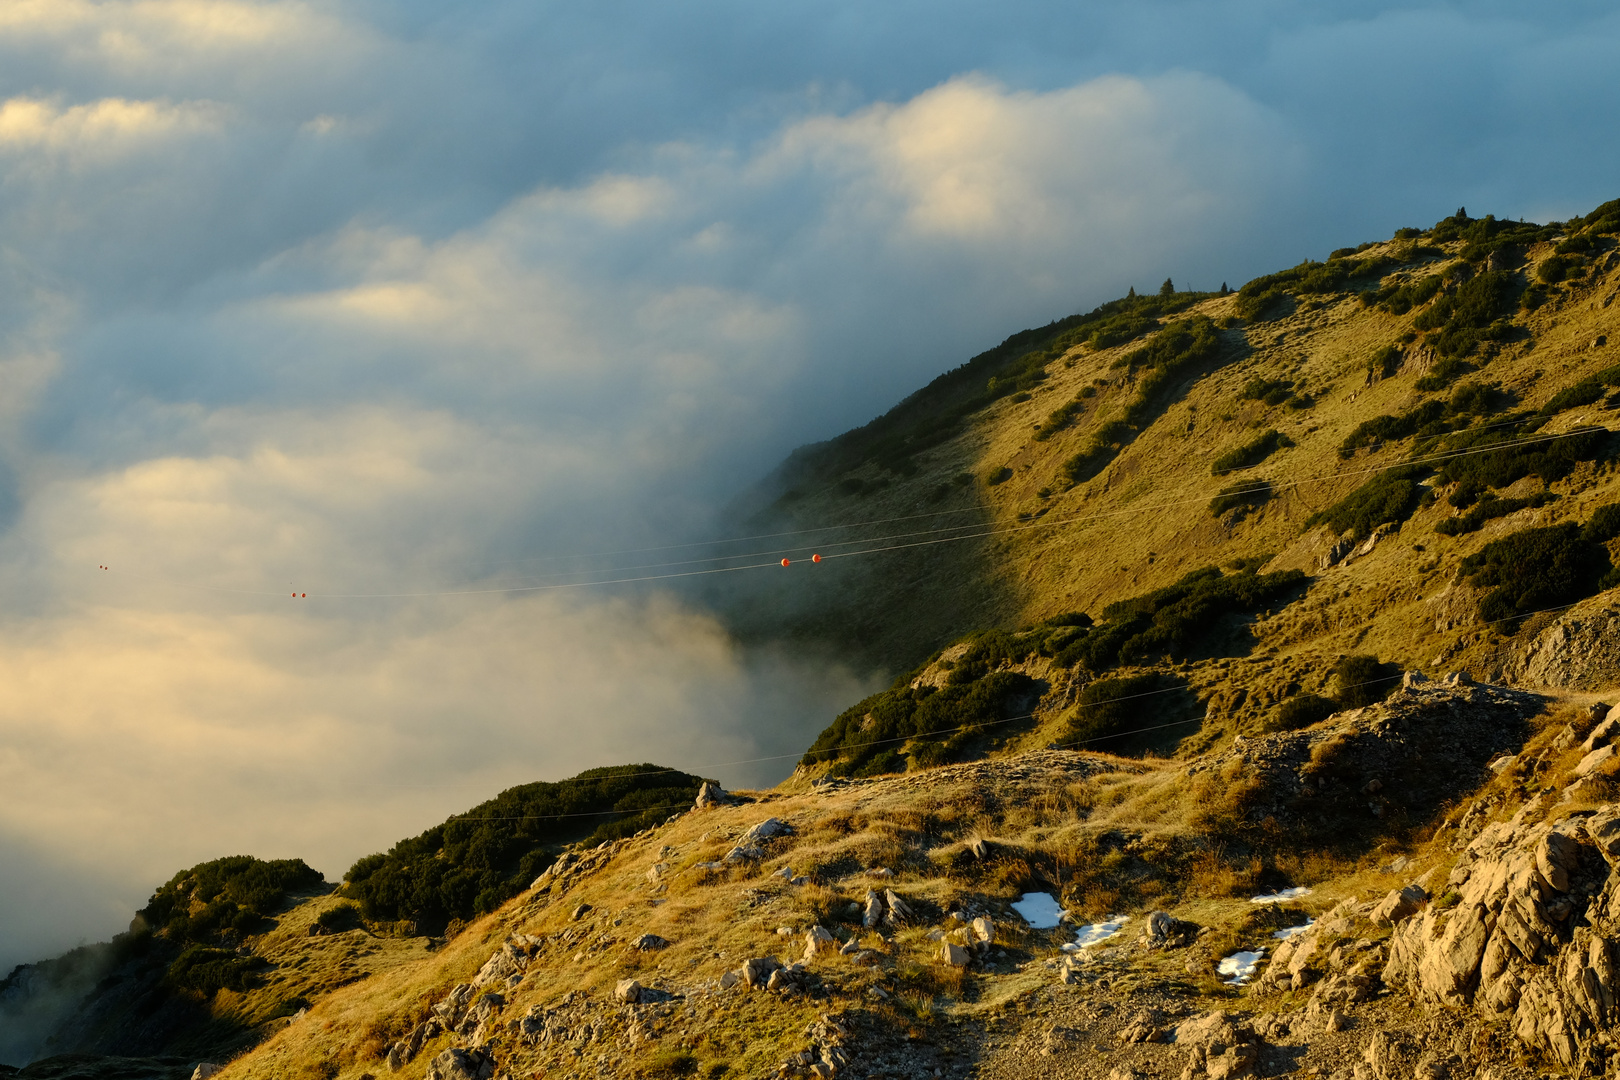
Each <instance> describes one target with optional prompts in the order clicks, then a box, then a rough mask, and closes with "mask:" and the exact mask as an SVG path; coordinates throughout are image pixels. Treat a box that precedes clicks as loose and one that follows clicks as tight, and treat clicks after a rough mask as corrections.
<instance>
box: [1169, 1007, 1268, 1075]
mask: <svg viewBox="0 0 1620 1080" xmlns="http://www.w3.org/2000/svg"><path fill="white" fill-rule="evenodd" d="M1175 1044H1176V1046H1178V1047H1180V1048H1181V1049H1183V1050H1185V1051H1186V1052H1187V1054H1188V1057H1189V1061H1188V1063H1187V1072H1185V1073H1183V1074H1182V1075H1183V1076H1188V1075H1191V1076H1198V1075H1200V1074H1202V1075H1205V1076H1209V1077H1211V1078H1218V1080H1238V1078H1240V1077H1246V1076H1253V1075H1255V1073H1256V1072H1257V1071H1258V1069H1259V1065H1260V1049H1261V1041H1260V1037H1259V1036H1258V1035H1256V1034H1255V1032H1254V1030H1253V1029H1252V1028H1251V1027H1249V1026H1248V1025H1247V1024H1244V1023H1242V1022H1241V1021H1240V1020H1238V1018H1237V1017H1234V1016H1232V1015H1231V1014H1230V1013H1226V1012H1223V1011H1220V1010H1216V1011H1215V1012H1211V1013H1205V1014H1204V1015H1203V1016H1199V1017H1195V1018H1194V1019H1191V1020H1185V1021H1183V1022H1182V1023H1180V1024H1178V1025H1176V1029H1175Z"/></svg>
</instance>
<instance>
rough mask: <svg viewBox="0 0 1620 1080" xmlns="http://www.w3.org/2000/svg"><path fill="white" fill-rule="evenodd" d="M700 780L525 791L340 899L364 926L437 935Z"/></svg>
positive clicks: (361, 870) (684, 776)
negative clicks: (395, 925) (566, 849)
mask: <svg viewBox="0 0 1620 1080" xmlns="http://www.w3.org/2000/svg"><path fill="white" fill-rule="evenodd" d="M702 783H703V778H702V777H699V776H692V775H690V774H688V773H683V772H680V771H678V770H675V769H669V768H664V767H662V766H658V765H654V764H651V763H641V764H630V765H619V766H609V767H606V768H597V769H587V770H586V771H585V772H582V773H580V774H579V775H577V776H574V777H571V778H570V779H567V780H562V781H556V782H544V783H534V784H523V785H520V786H518V787H514V788H509V789H507V790H506V791H503V792H501V793H500V794H499V795H497V796H496V797H495V798H493V799H491V800H489V801H488V802H485V803H481V804H480V805H478V806H476V807H474V808H473V809H471V810H469V811H467V812H466V813H464V814H457V815H456V816H454V817H452V818H450V819H449V820H447V821H445V822H443V823H442V824H439V825H435V826H434V827H433V828H431V829H428V830H427V831H426V832H424V833H422V834H421V835H419V836H415V837H412V838H410V839H406V840H401V841H399V843H397V844H395V845H394V846H393V847H392V848H391V849H389V851H388V852H386V853H379V854H375V855H367V856H365V857H364V858H362V859H360V860H358V861H356V862H355V864H354V866H352V867H351V868H350V869H349V873H348V875H347V879H346V884H345V886H344V893H345V894H346V895H347V896H349V897H351V898H353V899H354V900H356V901H358V902H359V904H360V909H361V911H362V912H363V913H364V914H365V917H366V918H368V919H374V920H389V921H395V920H404V919H410V920H414V921H415V922H416V923H417V925H418V927H419V929H421V930H422V931H423V932H428V933H436V932H437V931H438V930H440V929H442V928H444V927H445V926H446V925H448V924H449V923H450V921H451V920H452V919H462V920H469V921H470V920H471V919H473V918H474V917H476V916H478V915H481V914H484V913H485V912H488V911H493V910H494V909H495V908H497V907H499V906H500V905H501V904H502V903H504V902H506V901H507V900H508V899H510V898H511V897H513V896H515V895H517V893H518V892H519V891H521V890H522V889H523V888H524V887H526V886H527V885H528V884H529V882H531V881H533V880H534V878H535V877H536V875H538V874H539V873H540V871H541V870H543V869H545V868H546V867H547V866H548V865H550V864H551V862H552V860H553V859H554V858H555V852H556V851H557V850H559V849H560V847H561V845H563V844H564V843H568V842H570V841H576V840H583V841H586V842H591V841H600V840H612V839H617V838H619V837H621V836H628V835H631V834H633V833H635V832H637V831H639V830H640V829H643V828H646V827H647V826H648V825H651V824H655V823H657V822H659V821H662V820H663V819H664V818H666V817H668V816H669V814H670V811H671V808H672V807H680V806H689V805H690V804H691V802H692V800H693V799H694V798H695V797H696V796H697V791H698V788H699V786H701V785H702Z"/></svg>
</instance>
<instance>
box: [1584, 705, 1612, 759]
mask: <svg viewBox="0 0 1620 1080" xmlns="http://www.w3.org/2000/svg"><path fill="white" fill-rule="evenodd" d="M1598 709H1601V710H1603V711H1602V712H1601V713H1594V716H1595V720H1596V726H1595V727H1593V728H1592V733H1591V734H1590V735H1588V736H1587V737H1586V738H1585V739H1583V740H1581V749H1582V750H1585V751H1587V752H1588V753H1590V752H1591V751H1593V750H1596V749H1597V748H1598V747H1600V746H1608V745H1609V744H1610V743H1612V742H1614V738H1615V734H1616V733H1617V732H1620V716H1616V717H1614V718H1613V719H1607V717H1608V713H1609V707H1608V706H1607V705H1605V704H1603V703H1602V702H1599V703H1598V704H1596V705H1593V706H1592V710H1598Z"/></svg>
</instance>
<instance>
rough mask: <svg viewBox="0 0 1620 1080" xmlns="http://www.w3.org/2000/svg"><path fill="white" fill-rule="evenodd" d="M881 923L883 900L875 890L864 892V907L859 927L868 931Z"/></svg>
mask: <svg viewBox="0 0 1620 1080" xmlns="http://www.w3.org/2000/svg"><path fill="white" fill-rule="evenodd" d="M882 921H883V898H882V897H881V896H879V895H878V894H877V890H876V889H868V890H866V907H865V909H864V911H863V913H862V914H861V925H862V926H864V927H866V928H867V929H868V930H872V929H875V928H876V927H877V925H878V923H880V922H882Z"/></svg>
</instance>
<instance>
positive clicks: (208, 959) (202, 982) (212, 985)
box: [164, 945, 264, 998]
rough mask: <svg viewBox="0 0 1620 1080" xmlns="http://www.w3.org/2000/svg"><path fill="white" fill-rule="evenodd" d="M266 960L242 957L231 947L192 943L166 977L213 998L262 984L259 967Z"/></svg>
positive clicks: (175, 984)
mask: <svg viewBox="0 0 1620 1080" xmlns="http://www.w3.org/2000/svg"><path fill="white" fill-rule="evenodd" d="M263 966H264V961H263V960H261V959H260V958H258V957H256V956H238V955H237V954H236V953H235V952H233V951H231V950H229V949H214V948H209V947H208V946H206V945H190V946H188V947H187V948H186V949H185V950H184V951H182V952H181V953H180V955H179V956H178V957H177V958H176V959H175V960H174V962H173V963H171V964H170V965H169V970H168V973H167V974H166V975H165V976H164V980H165V981H166V982H167V983H168V984H169V985H170V986H171V987H173V988H175V989H177V990H186V991H190V992H191V993H194V994H198V995H201V996H202V997H204V998H212V997H213V996H214V995H215V994H217V993H219V991H221V990H235V991H237V992H238V993H241V992H244V991H247V990H251V989H253V988H254V987H256V986H258V985H259V984H260V983H261V982H262V981H263V980H262V979H261V977H260V975H259V972H258V969H259V968H261V967H263Z"/></svg>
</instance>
